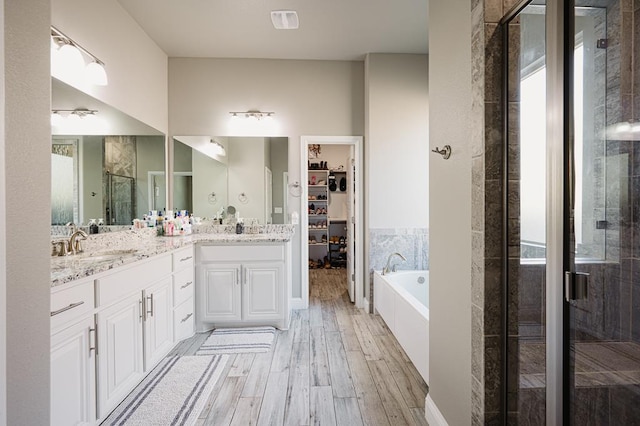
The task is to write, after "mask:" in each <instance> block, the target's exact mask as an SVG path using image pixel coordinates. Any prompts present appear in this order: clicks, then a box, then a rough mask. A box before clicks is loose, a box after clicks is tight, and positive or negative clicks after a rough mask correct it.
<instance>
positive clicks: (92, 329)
mask: <svg viewBox="0 0 640 426" xmlns="http://www.w3.org/2000/svg"><path fill="white" fill-rule="evenodd" d="M97 331H98V326H97V325H96V326H95V327H89V353H91V351H95V354H96V356H97V355H98V333H97ZM91 333H95V334H94V336H93V342H94V343H93V346H91Z"/></svg>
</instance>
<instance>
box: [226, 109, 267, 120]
mask: <svg viewBox="0 0 640 426" xmlns="http://www.w3.org/2000/svg"><path fill="white" fill-rule="evenodd" d="M229 114H231V116H232V117H244V118H255V119H256V120H262V119H263V118H273V116H274V115H275V112H273V111H259V110H250V111H230V112H229Z"/></svg>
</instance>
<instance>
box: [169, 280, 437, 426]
mask: <svg viewBox="0 0 640 426" xmlns="http://www.w3.org/2000/svg"><path fill="white" fill-rule="evenodd" d="M309 281H310V282H309V284H310V294H309V305H310V306H309V309H308V310H300V311H294V312H293V318H292V321H291V327H290V328H289V330H287V331H278V335H277V340H276V342H275V344H274V348H273V350H272V351H271V352H268V353H259V354H238V355H232V356H231V359H230V362H229V363H228V364H227V365H226V367H225V371H224V372H223V374H222V376H221V378H220V380H218V382H217V383H216V387H215V389H214V391H213V393H212V396H211V398H210V399H209V401H208V402H207V405H206V406H205V408H204V410H203V411H202V413H201V415H200V419H199V423H198V424H199V425H242V426H246V425H275V426H279V425H296V426H302V425H309V426H310V425H322V426H325V425H327V426H331V425H347V426H357V425H393V426H399V425H426V424H427V423H426V421H425V420H424V399H425V396H426V393H427V385H426V384H425V383H424V381H423V380H422V378H421V377H420V374H419V373H418V371H417V370H416V369H415V367H414V366H413V364H411V362H410V361H409V358H407V355H406V354H405V353H404V351H403V350H402V348H401V347H400V345H399V344H398V342H397V341H396V339H395V337H393V335H392V334H391V332H390V331H389V329H388V328H387V326H386V324H385V323H384V321H383V320H382V319H381V318H380V317H379V316H377V315H369V314H367V313H365V312H364V311H362V310H359V309H356V308H355V307H354V305H353V304H351V303H350V302H349V296H348V293H347V288H346V283H347V280H346V272H345V270H344V269H342V270H341V269H326V270H311V271H309ZM207 335H208V334H207V333H203V334H197V335H196V336H194V337H193V338H191V339H188V340H185V341H184V342H182V343H181V344H180V345H178V346H177V347H176V349H175V350H174V351H173V352H172V353H171V354H170V355H193V354H194V353H195V351H196V350H197V349H198V347H199V346H200V345H201V344H202V342H204V340H205V339H206V338H207Z"/></svg>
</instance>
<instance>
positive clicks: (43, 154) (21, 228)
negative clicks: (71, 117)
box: [0, 0, 51, 425]
mask: <svg viewBox="0 0 640 426" xmlns="http://www.w3.org/2000/svg"><path fill="white" fill-rule="evenodd" d="M3 6H4V7H3V10H4V19H3V21H2V22H3V23H4V26H3V32H4V41H5V45H4V51H3V54H4V58H5V59H3V61H2V62H4V64H5V69H4V73H2V76H3V85H4V96H2V97H1V98H0V99H2V102H1V103H0V104H2V106H1V107H0V108H1V109H2V113H3V114H2V115H3V117H4V132H3V141H4V142H3V144H2V149H3V151H4V154H3V158H4V172H3V173H1V171H2V169H1V167H2V166H0V187H3V188H4V189H3V190H0V195H1V194H4V197H0V199H2V198H4V203H2V201H0V213H1V214H2V218H3V220H2V223H3V225H0V226H2V227H4V226H5V225H4V223H5V222H6V223H12V224H13V225H14V226H7V227H6V229H2V230H1V231H2V232H0V239H1V240H2V243H1V244H0V247H2V248H0V252H1V254H2V256H0V257H1V258H2V259H3V260H4V262H6V263H5V266H6V267H3V268H1V269H0V273H1V274H2V275H3V278H2V280H1V282H2V283H3V284H0V286H6V293H5V296H3V297H1V296H0V300H2V299H4V298H5V297H6V299H4V300H6V320H3V321H2V323H1V325H0V327H6V330H5V331H6V371H4V365H3V367H2V368H0V372H2V376H1V378H2V382H3V385H2V387H4V386H6V396H7V404H6V406H7V420H6V423H7V424H9V425H47V424H49V380H50V375H49V350H50V344H49V333H50V329H49V309H50V304H49V295H50V285H49V283H50V282H51V270H50V264H49V259H50V258H49V256H50V246H51V244H50V241H49V238H50V237H49V235H50V222H49V220H50V211H51V203H50V200H51V194H50V192H51V184H50V181H49V176H50V173H51V172H50V170H51V148H50V147H51V127H50V118H49V117H50V105H51V99H50V90H51V89H50V85H51V79H50V76H49V68H50V65H49V49H50V37H49V35H50V33H49V22H50V3H49V0H31V1H8V2H4V5H3ZM16 215H19V219H18V218H17V217H16ZM11 218H16V220H12V219H11ZM2 304H3V303H2ZM1 312H2V309H1V308H0V315H2V314H1ZM0 340H1V339H0ZM0 345H1V344H0ZM0 358H4V357H3V356H0ZM3 364H4V363H3ZM2 393H3V392H2V391H0V394H2ZM3 405H4V404H1V403H0V408H1V407H2V406H3ZM0 411H2V410H0ZM2 417H3V416H2V415H0V423H3V422H4V419H1V418H2Z"/></svg>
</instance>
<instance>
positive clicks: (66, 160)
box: [51, 78, 166, 230]
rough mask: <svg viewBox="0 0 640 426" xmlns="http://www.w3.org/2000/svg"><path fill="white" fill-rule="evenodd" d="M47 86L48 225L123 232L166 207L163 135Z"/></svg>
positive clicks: (61, 86) (60, 86)
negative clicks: (91, 226)
mask: <svg viewBox="0 0 640 426" xmlns="http://www.w3.org/2000/svg"><path fill="white" fill-rule="evenodd" d="M51 86H52V126H51V129H52V144H51V177H52V179H51V200H52V202H51V225H52V226H60V227H63V226H66V225H71V224H73V225H74V226H88V225H89V223H90V222H95V223H96V224H100V225H105V226H110V227H112V229H111V230H113V229H118V227H124V228H125V229H127V228H129V227H130V226H131V224H132V221H133V219H134V218H136V217H138V218H140V217H143V216H144V215H145V214H146V213H148V211H149V210H151V209H152V208H153V207H154V206H155V205H163V206H164V205H166V196H165V194H166V183H165V178H164V167H165V159H164V154H165V149H164V146H165V137H164V135H163V134H162V133H161V132H159V131H157V130H155V129H153V128H151V127H149V126H147V125H146V124H143V123H141V122H140V121H138V120H136V119H134V118H132V117H130V116H128V115H126V114H123V113H122V112H121V111H118V110H116V109H115V108H113V107H110V106H108V105H106V104H104V103H102V102H100V101H98V100H97V99H95V98H93V97H91V96H89V95H87V94H86V93H83V92H80V91H79V90H77V89H75V88H73V87H71V86H69V85H67V84H65V83H63V82H61V81H59V80H57V79H55V78H52V85H51ZM83 111H91V112H92V113H91V114H86V113H82V112H83ZM56 229H57V228H56ZM62 229H64V228H62ZM103 229H104V228H103Z"/></svg>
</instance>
